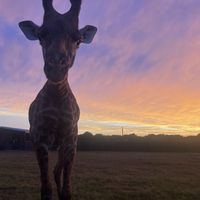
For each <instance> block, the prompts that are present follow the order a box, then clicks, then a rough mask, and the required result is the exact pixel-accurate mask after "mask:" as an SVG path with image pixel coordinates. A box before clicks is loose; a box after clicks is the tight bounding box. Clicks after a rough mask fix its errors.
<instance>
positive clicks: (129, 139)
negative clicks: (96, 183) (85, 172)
mask: <svg viewBox="0 0 200 200" xmlns="http://www.w3.org/2000/svg"><path fill="white" fill-rule="evenodd" d="M77 148H78V151H133V152H200V134H198V135H196V136H187V137H184V136H180V135H164V134H160V135H153V134H151V135H147V136H143V137H141V136H137V135H135V134H130V135H124V136H119V135H111V136H106V135H102V134H97V135H93V134H92V133H90V132H85V133H84V134H81V135H79V136H78V146H77ZM6 149H12V150H31V149H32V144H31V140H30V134H29V133H28V132H27V131H25V130H22V129H20V130H16V129H10V128H2V127H0V150H6Z"/></svg>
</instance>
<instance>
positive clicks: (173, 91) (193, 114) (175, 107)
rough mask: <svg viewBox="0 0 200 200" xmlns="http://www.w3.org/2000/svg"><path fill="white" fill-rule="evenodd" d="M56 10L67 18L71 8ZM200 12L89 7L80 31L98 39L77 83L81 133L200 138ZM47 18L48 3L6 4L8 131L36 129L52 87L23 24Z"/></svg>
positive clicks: (199, 6) (145, 3)
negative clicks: (37, 106) (38, 102)
mask: <svg viewBox="0 0 200 200" xmlns="http://www.w3.org/2000/svg"><path fill="white" fill-rule="evenodd" d="M54 6H55V8H56V9H57V10H58V11H59V12H61V13H63V12H65V11H66V10H67V9H68V8H69V2H68V1H64V0H54ZM199 10H200V1H199V0H159V1H158V0H125V1H122V0H111V1H107V0H96V1H91V0H83V4H82V10H81V15H80V27H83V26H85V25H87V24H91V25H95V26H97V27H98V33H97V35H96V37H95V40H94V42H93V43H92V44H91V45H82V46H81V48H80V50H79V52H78V54H77V57H76V62H75V64H74V66H73V68H72V70H71V71H70V75H69V77H70V84H71V86H72V89H73V91H74V93H75V95H76V97H77V100H78V102H79V105H80V108H81V120H80V123H79V132H80V133H82V132H84V131H91V132H93V133H103V134H120V132H121V131H120V130H121V126H124V127H125V133H127V134H128V133H133V132H134V133H136V134H138V135H145V134H149V133H155V134H158V133H165V134H182V135H191V134H197V133H199V131H200V125H199V124H200V118H199V116H200V94H199V87H200V86H199V85H200V84H199V83H200V79H199V74H200V73H199V72H200V56H199V52H200V12H199ZM42 17H43V9H42V4H41V0H35V1H30V0H18V1H17V4H16V3H14V2H13V0H1V5H0V84H1V89H0V126H13V127H20V128H28V127H29V125H28V121H27V111H28V107H29V104H30V102H31V101H32V100H33V99H34V97H35V96H36V94H37V93H38V91H39V90H40V89H41V87H42V86H43V84H44V83H45V81H46V79H45V76H44V73H43V60H42V53H41V48H40V46H39V43H38V42H31V41H28V40H26V38H25V37H24V36H23V34H22V33H21V32H20V30H19V28H18V22H20V21H22V20H33V21H34V22H35V23H37V24H38V25H40V24H41V23H42Z"/></svg>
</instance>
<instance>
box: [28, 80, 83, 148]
mask: <svg viewBox="0 0 200 200" xmlns="http://www.w3.org/2000/svg"><path fill="white" fill-rule="evenodd" d="M79 115H80V111H79V107H78V104H77V102H76V99H75V97H74V95H73V93H72V91H71V89H70V87H69V84H68V82H67V81H64V82H63V83H61V84H58V85H54V84H52V83H50V82H48V81H47V83H46V84H45V85H44V87H43V89H42V90H41V91H40V92H39V94H38V95H37V97H36V99H35V100H34V101H33V102H32V104H31V106H30V110H29V121H30V133H31V137H32V141H33V143H34V146H38V145H40V144H44V145H45V146H47V147H48V148H51V147H59V146H62V145H65V144H67V143H68V141H66V139H67V138H70V137H71V138H70V139H69V141H71V140H72V141H76V140H77V139H76V138H77V123H78V120H79ZM72 138H73V139H72ZM74 143H75V144H76V142H74ZM75 144H73V145H74V146H76V145H75ZM71 145H72V144H71Z"/></svg>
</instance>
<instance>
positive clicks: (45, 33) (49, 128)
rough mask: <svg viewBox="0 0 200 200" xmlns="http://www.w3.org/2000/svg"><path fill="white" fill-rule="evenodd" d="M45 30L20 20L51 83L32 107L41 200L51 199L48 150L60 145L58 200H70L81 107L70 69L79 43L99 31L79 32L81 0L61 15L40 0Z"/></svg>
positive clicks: (49, 0) (86, 29)
mask: <svg viewBox="0 0 200 200" xmlns="http://www.w3.org/2000/svg"><path fill="white" fill-rule="evenodd" d="M42 3H43V8H44V18H43V23H42V25H41V26H38V25H36V24H35V23H34V22H32V21H22V22H20V23H19V27H20V29H21V30H22V32H23V33H24V35H25V36H26V37H27V38H28V39H29V40H39V42H40V45H41V47H42V53H43V59H44V73H45V75H46V78H47V81H46V83H45V85H44V86H43V88H42V89H41V90H40V92H39V93H38V95H37V96H36V98H35V100H34V101H33V102H32V103H31V105H30V108H29V122H30V134H31V138H32V142H33V146H34V150H35V152H36V157H37V161H38V165H39V169H40V180H41V199H42V200H51V199H52V186H51V182H50V180H49V156H48V150H49V148H50V147H52V146H56V147H57V151H58V160H57V163H56V165H55V168H54V171H53V173H54V180H55V182H56V186H57V193H58V198H59V200H70V199H71V198H72V197H71V196H72V195H71V182H70V180H71V177H70V176H71V171H72V167H73V162H74V157H75V154H76V146H77V134H78V125H77V123H78V120H79V115H80V110H79V106H78V104H77V101H76V99H75V96H74V95H73V93H72V90H71V88H70V85H69V83H68V71H69V69H70V68H71V67H72V65H73V63H74V59H75V56H76V51H77V49H78V47H79V45H80V44H81V43H86V44H89V43H91V42H92V40H93V38H94V36H95V34H96V32H97V28H96V27H94V26H91V25H87V26H85V27H84V28H82V29H79V13H80V9H81V4H82V0H70V4H71V8H70V9H69V11H68V12H66V13H65V14H60V13H58V12H57V11H56V10H55V9H54V7H53V0H42Z"/></svg>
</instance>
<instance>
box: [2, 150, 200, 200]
mask: <svg viewBox="0 0 200 200" xmlns="http://www.w3.org/2000/svg"><path fill="white" fill-rule="evenodd" d="M50 157H51V168H53V166H54V164H55V160H56V153H55V152H51V155H50ZM199 171H200V154H195V153H134V152H128V153H126V152H124V153H122V152H78V154H77V159H76V164H75V167H74V171H73V178H72V179H73V200H199V199H200V173H199ZM39 185H40V182H39V170H38V166H37V163H36V159H35V155H34V154H33V152H23V151H21V152H20V151H2V152H0V200H39V199H40V198H39ZM56 199H57V196H56V191H55V185H54V200H56Z"/></svg>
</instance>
